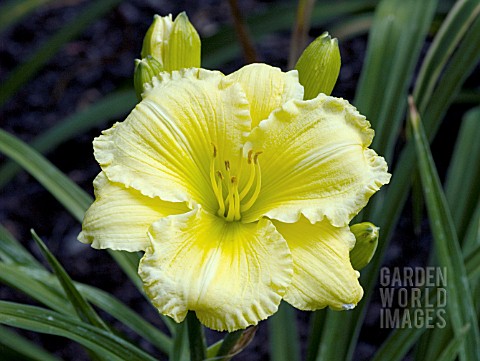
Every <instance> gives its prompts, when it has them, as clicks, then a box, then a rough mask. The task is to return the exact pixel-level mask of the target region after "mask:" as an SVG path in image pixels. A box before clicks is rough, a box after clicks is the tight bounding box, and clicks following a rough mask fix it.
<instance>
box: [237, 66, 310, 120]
mask: <svg viewBox="0 0 480 361" xmlns="http://www.w3.org/2000/svg"><path fill="white" fill-rule="evenodd" d="M228 78H231V79H233V80H235V81H236V82H238V83H240V85H241V86H242V87H243V90H244V91H245V94H247V99H248V102H249V103H250V113H251V116H252V128H254V127H256V126H257V125H258V123H260V121H262V120H264V119H267V118H268V116H269V114H270V113H271V112H272V111H274V110H275V109H277V108H278V107H279V106H281V105H282V104H284V103H286V102H287V101H288V100H290V99H299V100H301V99H303V86H301V85H300V83H299V81H298V72H297V71H296V70H291V71H289V72H286V73H284V72H282V71H281V70H280V69H279V68H275V67H273V66H270V65H267V64H250V65H247V66H244V67H243V68H241V69H239V70H237V71H236V72H234V73H232V74H230V75H228Z"/></svg>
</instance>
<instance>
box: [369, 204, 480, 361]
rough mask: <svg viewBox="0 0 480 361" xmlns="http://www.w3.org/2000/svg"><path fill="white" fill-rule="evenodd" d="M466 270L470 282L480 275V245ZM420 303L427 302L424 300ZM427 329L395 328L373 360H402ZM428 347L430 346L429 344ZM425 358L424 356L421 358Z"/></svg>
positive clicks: (432, 293) (431, 297)
mask: <svg viewBox="0 0 480 361" xmlns="http://www.w3.org/2000/svg"><path fill="white" fill-rule="evenodd" d="M479 209H480V207H479ZM464 259H465V270H466V272H467V277H468V280H469V281H470V283H472V282H474V281H475V280H476V279H477V278H478V277H479V276H480V246H478V247H477V249H476V250H474V251H472V252H471V253H470V254H469V255H468V256H466V257H465V258H464ZM435 297H436V288H432V289H430V290H429V296H428V299H429V300H430V301H429V303H430V304H435V301H434V299H435ZM420 304H422V305H423V304H425V303H424V302H423V299H422V301H421V302H420ZM426 331H427V329H425V328H416V327H412V328H398V329H395V330H394V331H393V332H392V333H391V334H390V335H389V337H388V338H387V340H386V341H385V342H384V343H383V344H382V345H381V347H380V349H379V350H378V351H377V352H376V353H375V356H374V357H373V358H372V360H371V361H383V360H387V359H388V360H389V361H401V360H403V358H404V357H405V355H406V354H407V352H408V351H409V350H410V349H411V348H412V347H413V346H414V344H415V342H417V340H418V339H419V338H420V336H421V335H423V334H424V333H425V332H426ZM426 347H429V345H428V344H427V345H426ZM420 359H421V360H422V359H425V358H424V357H423V358H420Z"/></svg>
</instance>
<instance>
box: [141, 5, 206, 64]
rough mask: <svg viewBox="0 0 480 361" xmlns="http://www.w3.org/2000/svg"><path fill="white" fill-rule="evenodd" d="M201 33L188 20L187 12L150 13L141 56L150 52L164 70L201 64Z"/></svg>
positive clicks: (145, 55)
mask: <svg viewBox="0 0 480 361" xmlns="http://www.w3.org/2000/svg"><path fill="white" fill-rule="evenodd" d="M200 51H201V43H200V37H199V36H198V33H197V31H196V30H195V28H194V26H193V25H192V23H190V21H189V20H188V17H187V14H185V12H182V13H180V14H178V16H177V17H176V18H175V21H172V15H171V14H170V15H168V16H159V15H155V16H154V17H153V23H152V25H151V26H150V28H149V29H148V30H147V33H146V34H145V38H144V39H143V46H142V58H146V57H147V56H148V55H150V56H153V57H154V58H155V59H156V60H158V62H159V63H160V64H161V65H162V67H163V70H164V71H173V70H180V69H183V68H192V67H195V68H199V67H200Z"/></svg>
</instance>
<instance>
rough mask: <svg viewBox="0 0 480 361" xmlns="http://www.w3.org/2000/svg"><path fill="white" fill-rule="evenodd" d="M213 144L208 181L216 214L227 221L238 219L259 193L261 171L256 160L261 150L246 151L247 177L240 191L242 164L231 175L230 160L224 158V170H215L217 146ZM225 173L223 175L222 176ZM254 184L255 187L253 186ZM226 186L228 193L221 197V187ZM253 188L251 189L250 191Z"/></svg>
mask: <svg viewBox="0 0 480 361" xmlns="http://www.w3.org/2000/svg"><path fill="white" fill-rule="evenodd" d="M212 146H213V159H212V162H211V165H210V181H211V184H212V189H213V192H214V194H215V198H216V199H217V202H218V212H217V214H218V215H219V216H220V217H224V218H225V220H227V221H228V222H232V221H239V220H240V219H241V218H242V215H241V213H242V212H245V211H247V210H249V209H250V208H251V207H252V206H253V204H254V203H255V201H256V199H257V198H258V195H259V194H260V189H261V185H262V179H261V173H260V163H259V162H258V156H259V155H260V154H261V153H262V152H256V153H254V152H253V151H252V150H250V151H249V152H248V157H247V164H248V167H247V169H249V177H248V180H247V182H246V183H245V185H244V186H243V189H242V190H241V191H240V190H239V186H240V182H239V179H240V176H241V175H242V170H244V168H243V167H242V165H243V164H240V168H239V169H238V170H237V173H238V174H237V175H236V176H232V175H231V166H230V161H228V160H226V161H224V162H223V164H224V170H223V172H225V173H222V171H220V170H216V169H217V168H216V165H217V163H216V158H217V147H216V146H215V145H214V144H213V143H212ZM224 174H225V176H224ZM254 184H255V187H254V188H253V186H254ZM224 187H225V188H226V190H227V192H228V194H227V196H226V197H225V198H224V197H223V188H224ZM252 189H253V191H252ZM249 194H251V195H250V197H249V199H248V200H247V201H245V202H244V200H245V198H246V197H247V196H248V195H249Z"/></svg>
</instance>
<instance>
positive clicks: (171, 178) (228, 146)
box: [94, 69, 251, 212]
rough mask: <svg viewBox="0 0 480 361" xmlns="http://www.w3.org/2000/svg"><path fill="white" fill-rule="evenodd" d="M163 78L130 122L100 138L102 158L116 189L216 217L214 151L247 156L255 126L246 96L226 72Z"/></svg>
mask: <svg viewBox="0 0 480 361" xmlns="http://www.w3.org/2000/svg"><path fill="white" fill-rule="evenodd" d="M161 77H162V78H161V79H160V80H157V78H154V82H153V83H154V87H153V88H150V89H147V91H146V93H144V94H143V96H144V99H143V100H142V101H141V102H140V103H139V104H138V105H137V107H136V108H135V109H134V110H133V111H132V112H131V113H130V115H129V116H128V118H127V119H126V120H125V121H124V122H122V123H117V124H116V125H114V126H113V127H112V128H111V129H109V130H107V131H104V132H103V135H101V136H100V137H99V138H96V140H95V141H94V148H95V157H96V159H97V161H98V162H99V163H100V166H101V167H102V169H103V171H104V172H105V173H106V174H107V176H108V178H109V179H110V180H112V181H114V182H119V183H122V184H125V185H126V186H127V187H132V188H135V189H137V190H139V191H140V192H142V193H143V194H144V195H147V196H150V197H160V198H161V199H163V200H165V201H171V202H184V201H188V202H189V203H190V204H195V203H199V204H202V206H203V207H205V208H206V209H209V210H211V211H212V212H214V211H216V210H217V209H218V205H217V201H216V198H215V195H214V192H213V190H212V186H211V180H210V165H211V162H212V160H213V152H214V151H213V145H215V146H216V149H217V155H218V156H221V157H222V159H225V160H231V161H233V160H235V159H236V158H239V157H240V154H241V147H242V144H243V143H244V140H245V136H246V134H248V132H249V131H250V122H251V121H250V116H249V108H248V102H247V100H246V97H245V94H244V93H243V90H242V89H241V87H240V86H239V85H238V84H233V82H231V81H228V80H226V79H225V77H224V76H223V75H222V74H221V73H219V72H212V71H207V70H202V69H189V70H185V71H182V72H173V73H172V74H168V73H162V74H161ZM232 167H233V166H232Z"/></svg>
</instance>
